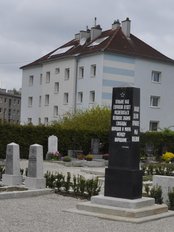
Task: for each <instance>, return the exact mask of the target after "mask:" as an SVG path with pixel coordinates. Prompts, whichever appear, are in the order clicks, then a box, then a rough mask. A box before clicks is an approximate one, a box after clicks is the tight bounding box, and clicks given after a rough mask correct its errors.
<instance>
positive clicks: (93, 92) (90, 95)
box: [89, 91, 95, 103]
mask: <svg viewBox="0 0 174 232" xmlns="http://www.w3.org/2000/svg"><path fill="white" fill-rule="evenodd" d="M89 102H90V103H94V102H95V91H90V93H89Z"/></svg>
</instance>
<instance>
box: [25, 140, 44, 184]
mask: <svg viewBox="0 0 174 232" xmlns="http://www.w3.org/2000/svg"><path fill="white" fill-rule="evenodd" d="M25 185H26V187H28V188H29V189H42V188H45V186H46V181H45V178H44V177H43V147H42V146H41V145H39V144H33V145H31V146H30V150H29V160H28V173H27V177H26V179H25Z"/></svg>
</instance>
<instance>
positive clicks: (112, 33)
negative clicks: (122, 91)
mask: <svg viewBox="0 0 174 232" xmlns="http://www.w3.org/2000/svg"><path fill="white" fill-rule="evenodd" d="M130 27H131V21H130V20H129V19H128V18H127V19H126V20H124V21H122V23H120V22H119V21H118V20H117V21H114V23H113V24H112V27H111V28H110V29H108V30H106V31H102V28H101V27H100V25H94V27H92V28H91V29H86V30H84V31H80V32H79V33H78V34H76V35H75V38H74V39H72V40H71V41H69V42H68V43H66V44H64V45H63V46H60V47H59V48H57V49H55V50H54V51H51V52H50V53H48V54H47V55H45V56H43V57H41V58H40V59H38V60H36V61H34V62H32V63H30V64H27V65H25V66H23V67H21V69H22V70H23V77H22V102H21V123H22V124H26V123H33V124H34V125H37V124H40V123H42V124H49V123H51V122H53V121H55V120H59V119H60V118H61V117H63V115H65V114H66V113H67V112H76V111H77V110H78V109H82V110H83V109H87V108H90V107H93V106H96V105H99V106H108V107H110V106H111V99H112V89H113V87H121V86H124V87H125V86H134V87H139V88H140V89H141V100H140V103H141V113H140V116H141V131H143V132H144V131H147V130H157V129H160V128H161V129H163V128H168V127H170V128H171V129H174V127H173V128H172V126H173V125H174V100H173V94H172V93H173V88H174V60H172V59H170V58H168V57H166V56H165V55H163V54H161V53H160V52H158V51H157V50H155V49H154V48H152V47H151V46H149V45H148V44H146V43H144V42H143V41H142V40H140V39H138V38H137V37H136V36H134V35H133V34H131V32H130Z"/></svg>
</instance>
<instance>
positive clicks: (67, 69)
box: [65, 68, 70, 80]
mask: <svg viewBox="0 0 174 232" xmlns="http://www.w3.org/2000/svg"><path fill="white" fill-rule="evenodd" d="M69 77H70V69H69V68H66V69H65V80H69Z"/></svg>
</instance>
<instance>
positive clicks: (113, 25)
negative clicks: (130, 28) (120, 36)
mask: <svg viewBox="0 0 174 232" xmlns="http://www.w3.org/2000/svg"><path fill="white" fill-rule="evenodd" d="M118 27H120V21H119V19H117V20H115V21H114V22H113V24H112V30H116V29H117V28H118Z"/></svg>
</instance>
